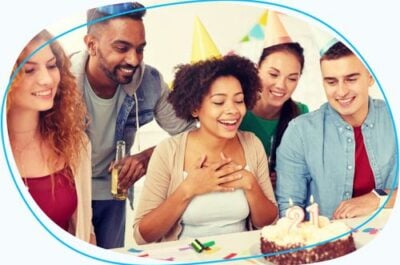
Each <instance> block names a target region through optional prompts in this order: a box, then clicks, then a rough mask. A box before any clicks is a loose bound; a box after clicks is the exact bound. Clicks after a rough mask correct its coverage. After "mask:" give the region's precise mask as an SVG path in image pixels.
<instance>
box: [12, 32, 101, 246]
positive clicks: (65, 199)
mask: <svg viewBox="0 0 400 265" xmlns="http://www.w3.org/2000/svg"><path fill="white" fill-rule="evenodd" d="M51 39H52V36H51V35H50V33H49V32H47V31H46V30H43V31H41V32H40V33H39V34H37V35H36V36H35V37H34V38H33V39H32V40H31V41H30V42H29V43H28V44H27V46H26V47H25V48H24V49H23V51H22V52H21V54H20V55H19V57H18V59H17V62H16V64H15V66H14V70H13V77H14V78H13V79H12V83H11V86H10V90H9V92H8V95H7V127H8V134H9V138H10V143H11V150H12V153H13V155H14V159H15V162H16V165H17V168H18V170H19V173H20V175H21V177H22V180H23V182H24V183H25V186H26V187H27V189H28V190H29V192H30V194H31V195H32V197H33V199H34V200H35V201H36V203H37V204H38V206H39V207H40V208H41V209H42V210H43V212H44V213H45V214H46V215H47V216H48V217H49V218H50V219H51V220H52V221H54V222H55V223H56V224H57V225H59V226H60V227H61V228H63V229H64V230H66V231H68V232H70V233H72V234H74V235H75V236H76V237H78V238H80V239H82V240H85V241H87V242H92V243H94V242H95V239H94V235H93V233H92V225H91V218H92V208H91V166H90V165H91V163H90V155H91V149H90V143H89V140H88V138H87V137H86V135H85V132H84V130H85V128H86V108H85V105H84V103H83V101H82V96H81V94H80V93H79V92H78V90H77V87H76V84H75V79H74V77H73V75H72V74H71V72H70V70H69V68H70V62H69V59H68V57H67V56H66V55H65V53H64V51H63V49H62V47H61V46H60V45H59V44H58V43H57V42H51V43H50V44H49V45H45V46H44V44H46V42H47V41H49V40H51ZM35 51H36V52H35ZM33 52H35V53H33Z"/></svg>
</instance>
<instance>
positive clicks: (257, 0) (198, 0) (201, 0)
mask: <svg viewBox="0 0 400 265" xmlns="http://www.w3.org/2000/svg"><path fill="white" fill-rule="evenodd" d="M216 2H225V3H239V2H241V3H255V4H261V5H267V6H274V7H279V8H283V9H286V10H291V11H294V12H296V13H299V14H302V15H304V16H306V17H309V18H312V19H313V20H315V21H317V22H319V23H320V24H322V25H324V26H325V27H327V28H329V29H330V30H331V31H333V32H335V33H336V34H337V35H338V36H340V37H341V38H342V39H343V40H345V41H346V44H347V45H348V46H350V47H351V48H352V49H353V51H354V52H355V53H356V54H357V55H358V57H359V58H360V59H361V60H362V62H363V63H364V64H365V65H366V67H367V69H368V70H369V71H370V73H371V74H372V76H373V77H374V79H375V81H376V83H377V85H378V87H379V90H380V91H381V92H382V95H383V97H384V100H385V102H386V104H387V107H388V111H389V114H390V117H391V119H392V125H393V129H394V132H395V137H396V139H395V140H396V171H395V172H396V177H395V178H394V180H393V183H392V190H391V191H390V193H389V196H388V198H387V199H386V201H385V203H384V205H383V206H382V207H381V208H380V209H379V210H378V211H376V212H375V213H374V214H373V215H372V216H371V217H370V218H368V219H367V220H366V221H364V222H363V223H362V224H360V225H358V226H357V227H355V228H353V229H352V230H351V231H350V232H347V233H343V234H341V235H338V236H336V237H333V238H330V239H328V240H325V241H322V242H318V243H316V244H311V245H308V246H305V247H300V248H295V249H290V250H285V251H281V252H276V253H271V254H261V255H254V256H247V257H240V258H232V259H229V260H208V261H197V262H195V263H193V262H189V263H179V264H210V263H216V262H219V263H223V262H232V261H238V260H246V259H252V258H262V257H268V256H274V255H279V254H285V253H291V252H295V251H298V250H301V249H306V248H312V247H315V246H318V245H322V244H325V243H327V242H329V241H333V240H336V239H339V238H341V237H342V236H345V235H347V234H349V233H351V232H352V231H354V230H357V229H359V228H361V227H362V226H364V225H365V224H367V223H369V222H370V221H371V220H372V219H374V218H375V217H376V216H377V215H378V214H379V212H380V211H381V210H382V209H383V208H384V206H385V205H386V204H387V202H388V201H389V199H390V197H391V196H392V193H393V189H394V188H395V186H396V182H397V181H398V170H399V163H398V140H397V139H398V138H397V130H396V126H395V122H394V117H393V113H392V111H391V108H390V106H389V103H388V100H387V98H386V95H385V93H384V91H383V89H382V87H381V84H380V82H379V80H378V78H377V77H376V75H375V73H374V72H373V70H372V68H371V67H370V66H369V64H368V63H367V62H366V60H365V59H364V57H363V56H362V55H361V54H360V52H359V51H358V50H357V49H356V48H355V47H354V45H353V44H352V43H351V42H350V41H349V40H348V39H347V38H346V37H345V36H343V35H342V34H341V33H340V32H338V31H337V30H336V29H335V28H333V27H332V26H330V25H329V24H327V23H325V22H324V21H322V20H321V19H319V18H317V17H315V16H313V15H310V14H308V13H306V12H304V11H301V10H299V9H296V8H293V7H289V6H286V5H283V4H277V3H271V2H267V1H261V0H230V1H226V0H188V1H176V2H169V3H163V4H155V5H151V6H147V7H146V9H147V10H150V9H156V8H162V7H169V6H178V5H185V4H193V3H216ZM137 11H139V10H136V11H135V12H137ZM125 13H127V12H125ZM122 14H124V13H120V14H116V15H112V16H108V17H105V18H102V19H99V20H96V21H93V23H97V22H99V21H102V20H105V19H109V18H111V17H115V16H118V15H122ZM86 25H87V23H84V24H81V25H78V26H76V27H74V28H72V29H70V30H67V31H65V32H63V33H61V34H59V35H57V36H55V37H54V38H52V39H50V40H48V41H47V42H46V43H44V44H43V45H41V46H40V47H38V48H37V49H36V50H35V51H33V52H32V53H31V54H30V55H29V56H28V57H27V58H25V59H24V61H23V62H22V63H21V65H20V66H19V67H18V68H17V69H16V71H15V73H14V74H13V75H12V77H11V78H10V81H9V83H8V85H7V88H6V91H5V94H4V97H3V100H2V105H1V125H0V127H1V139H2V150H3V153H4V157H5V160H6V163H7V168H8V170H9V172H10V174H11V176H12V180H13V183H14V185H15V187H16V188H17V190H18V193H19V194H20V196H21V198H22V200H23V202H24V203H25V205H26V206H27V207H28V209H29V211H30V212H31V213H32V214H33V216H34V217H35V218H36V220H37V221H38V222H39V223H40V224H41V226H42V227H43V228H44V229H45V230H46V231H47V232H48V233H49V234H50V235H52V236H53V237H54V238H55V239H56V240H58V241H59V242H60V243H61V244H63V245H64V246H66V247H67V248H69V249H71V250H73V251H75V252H77V253H79V254H81V255H83V256H86V257H88V258H91V259H94V260H97V261H101V262H105V263H109V264H121V265H130V264H135V263H121V262H116V261H112V260H107V259H103V258H98V257H95V256H92V255H91V254H88V253H85V252H83V251H81V250H79V249H77V248H74V247H72V246H70V245H68V244H67V243H65V242H64V241H63V240H61V239H60V238H59V237H58V236H57V235H55V234H54V232H52V231H51V230H50V229H49V228H48V227H46V225H45V224H44V223H43V222H42V221H41V220H40V219H39V217H38V216H37V215H36V214H35V212H34V211H33V210H32V208H31V207H30V205H29V204H28V202H27V201H26V199H25V197H24V196H23V194H22V192H21V190H20V188H19V187H18V184H17V182H16V178H15V175H14V173H13V171H12V168H11V165H10V162H9V158H8V155H7V150H6V146H5V135H4V127H3V123H4V116H5V113H4V110H5V103H6V98H7V93H8V90H9V88H10V85H11V83H12V80H13V79H14V77H15V75H16V73H17V72H18V71H19V70H20V69H21V67H22V66H23V65H24V64H25V62H26V61H28V60H29V59H30V58H31V57H32V56H33V55H34V54H35V53H37V52H38V51H39V50H41V49H42V48H43V47H45V46H46V45H48V44H49V43H51V42H53V41H55V40H57V39H59V38H61V37H62V36H64V35H66V34H68V33H70V32H73V31H75V30H77V29H80V28H82V27H85V26H86ZM136 264H139V263H136ZM171 264H174V263H171Z"/></svg>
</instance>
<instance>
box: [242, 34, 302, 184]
mask: <svg viewBox="0 0 400 265" xmlns="http://www.w3.org/2000/svg"><path fill="white" fill-rule="evenodd" d="M303 66H304V55H303V48H302V47H301V46H300V44H299V43H297V42H296V43H294V42H289V43H283V44H277V45H273V46H270V47H267V48H264V50H263V52H262V54H261V57H260V60H259V62H258V75H259V76H260V78H261V81H262V91H261V94H260V98H259V100H258V101H257V103H256V105H255V107H254V108H253V109H252V110H251V111H247V113H246V115H245V117H244V119H243V121H242V124H241V125H240V129H241V130H244V131H251V132H254V133H255V134H256V135H257V136H258V137H259V138H260V139H261V142H262V143H263V145H264V148H265V151H266V153H267V154H268V157H269V171H270V177H271V181H272V184H273V187H274V188H275V183H276V173H275V160H276V149H277V147H278V146H279V144H280V142H281V139H282V136H283V133H284V132H285V130H286V128H287V125H288V123H289V121H290V120H292V119H293V118H295V117H297V116H298V115H300V114H303V113H307V112H308V107H307V106H306V105H304V104H302V103H300V102H294V101H293V100H292V99H291V96H292V94H293V92H294V90H295V89H296V86H297V83H298V81H299V78H300V76H301V73H302V71H303Z"/></svg>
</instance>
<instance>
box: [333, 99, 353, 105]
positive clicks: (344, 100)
mask: <svg viewBox="0 0 400 265" xmlns="http://www.w3.org/2000/svg"><path fill="white" fill-rule="evenodd" d="M352 100H353V98H345V99H338V100H337V101H339V102H340V103H344V104H346V103H349V102H350V101H352Z"/></svg>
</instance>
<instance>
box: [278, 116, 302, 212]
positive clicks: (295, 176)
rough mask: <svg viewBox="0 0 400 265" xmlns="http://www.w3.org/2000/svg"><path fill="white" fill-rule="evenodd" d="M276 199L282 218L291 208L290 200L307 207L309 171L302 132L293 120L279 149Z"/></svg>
mask: <svg viewBox="0 0 400 265" xmlns="http://www.w3.org/2000/svg"><path fill="white" fill-rule="evenodd" d="M276 172H277V186H276V197H277V201H278V206H279V213H280V216H284V214H285V211H286V209H287V208H289V198H290V199H291V200H292V201H293V203H294V205H298V206H300V207H303V208H304V207H305V203H306V200H307V186H308V180H307V176H308V175H309V174H308V169H307V165H306V162H305V158H304V148H303V146H302V137H301V132H300V130H298V128H297V127H296V123H295V121H294V120H293V121H292V122H290V123H289V126H288V128H287V129H286V131H285V133H284V135H283V138H282V141H281V144H280V145H279V147H278V149H277V163H276Z"/></svg>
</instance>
